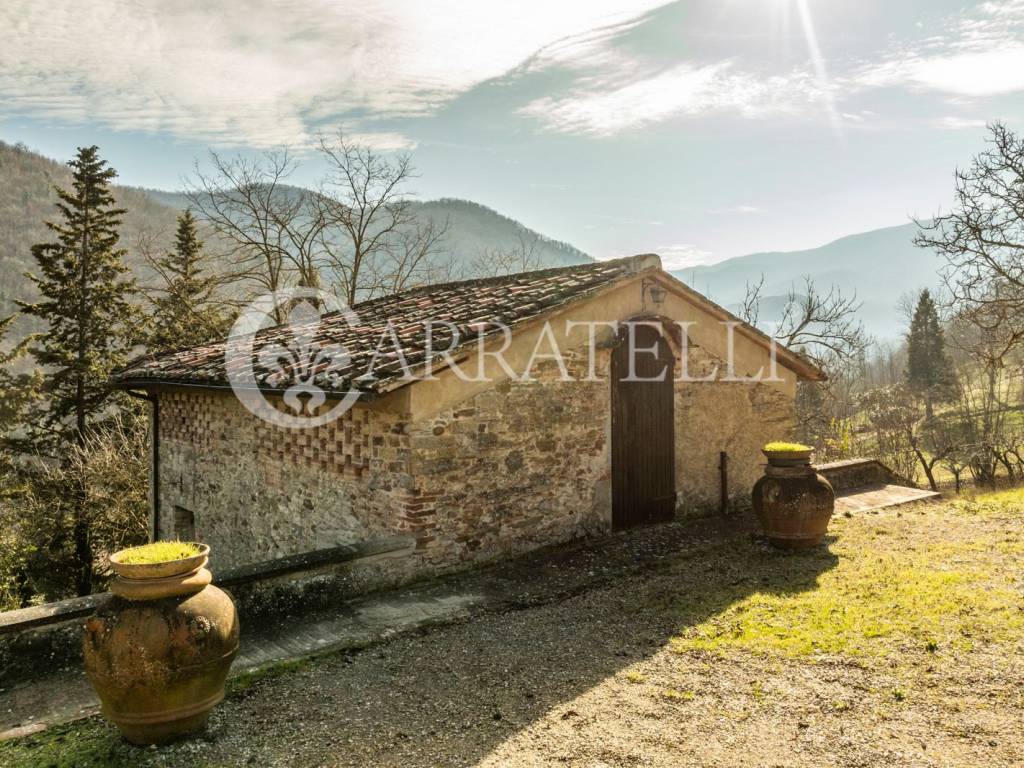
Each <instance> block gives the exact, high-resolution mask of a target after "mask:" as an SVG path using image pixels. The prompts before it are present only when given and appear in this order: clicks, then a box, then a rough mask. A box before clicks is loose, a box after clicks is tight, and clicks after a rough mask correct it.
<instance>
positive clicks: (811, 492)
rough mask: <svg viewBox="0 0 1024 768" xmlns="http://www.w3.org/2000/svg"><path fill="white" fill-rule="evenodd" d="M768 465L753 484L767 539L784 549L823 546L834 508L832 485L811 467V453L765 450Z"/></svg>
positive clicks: (805, 451)
mask: <svg viewBox="0 0 1024 768" xmlns="http://www.w3.org/2000/svg"><path fill="white" fill-rule="evenodd" d="M764 455H765V457H767V459H768V464H767V466H766V467H765V470H764V476H763V477H762V478H761V479H760V480H758V481H757V483H755V484H754V493H753V497H754V498H753V501H754V511H755V512H757V517H758V519H759V520H760V521H761V527H762V529H763V530H764V533H765V536H767V537H768V540H769V541H770V542H771V543H772V544H774V545H775V546H777V547H780V548H783V549H804V548H807V547H814V546H817V545H818V544H820V543H821V540H822V539H823V538H825V532H826V531H827V530H828V521H829V520H830V519H831V517H832V510H833V509H834V507H835V493H834V492H833V490H832V485H831V484H830V483H829V481H828V480H826V479H825V478H824V477H823V476H822V475H819V474H818V473H817V472H815V471H814V467H812V466H811V450H810V449H806V450H800V451H792V450H790V451H770V450H765V451H764Z"/></svg>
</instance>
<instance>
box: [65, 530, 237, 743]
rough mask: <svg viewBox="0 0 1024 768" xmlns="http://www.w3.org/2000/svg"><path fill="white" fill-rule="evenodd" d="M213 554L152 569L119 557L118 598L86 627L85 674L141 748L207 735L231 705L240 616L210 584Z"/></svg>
mask: <svg viewBox="0 0 1024 768" xmlns="http://www.w3.org/2000/svg"><path fill="white" fill-rule="evenodd" d="M209 551H210V549H209V547H207V546H206V545H202V546H201V547H200V548H199V553H198V554H196V555H194V556H191V557H187V558H184V559H180V560H173V561H170V562H157V563H145V564H127V563H123V562H121V558H120V556H122V555H123V552H124V551H122V552H118V553H116V554H114V555H112V556H111V557H110V562H111V567H112V568H113V570H114V572H115V574H116V577H115V578H114V580H113V582H112V583H111V586H110V591H111V592H112V593H113V596H112V597H111V599H110V600H109V601H108V602H107V603H105V604H104V605H102V606H101V607H100V608H98V609H97V611H96V613H95V614H93V615H92V616H91V617H90V618H89V619H88V620H87V621H86V623H85V637H84V638H83V651H84V656H85V669H86V672H87V673H88V676H89V680H90V681H91V682H92V684H93V687H94V688H95V689H96V692H97V693H98V694H99V697H100V703H101V705H102V711H103V714H104V716H106V717H107V718H108V719H109V720H111V721H113V722H114V723H115V724H116V725H117V727H118V728H119V729H120V730H121V733H122V734H123V735H124V737H125V738H126V739H128V740H129V741H131V742H134V743H136V744H159V743H164V742H167V741H171V740H172V739H175V738H178V737H180V736H184V735H186V734H189V733H192V732H194V731H197V730H199V729H201V728H202V727H203V726H204V725H205V724H206V719H207V717H208V716H209V714H210V710H211V709H213V707H214V706H216V705H217V704H218V703H219V702H220V701H221V699H223V698H224V681H225V679H226V678H227V674H228V669H229V668H230V667H231V662H232V661H233V660H234V658H235V654H236V653H237V652H238V615H237V613H236V611H235V605H234V603H233V602H232V601H231V598H230V597H229V596H228V595H227V594H226V593H225V592H223V591H221V590H219V589H217V588H216V587H214V586H212V585H211V583H210V582H211V581H212V576H211V574H210V571H209V570H208V569H207V568H206V563H207V558H208V555H209Z"/></svg>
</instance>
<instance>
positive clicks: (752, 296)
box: [737, 272, 764, 325]
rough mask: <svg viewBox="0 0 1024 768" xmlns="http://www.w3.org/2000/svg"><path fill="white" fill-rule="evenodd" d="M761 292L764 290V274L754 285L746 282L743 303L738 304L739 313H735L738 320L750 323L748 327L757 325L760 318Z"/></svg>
mask: <svg viewBox="0 0 1024 768" xmlns="http://www.w3.org/2000/svg"><path fill="white" fill-rule="evenodd" d="M762 290H764V272H762V273H761V278H760V279H759V280H758V281H757V282H756V283H752V282H750V281H749V280H748V281H747V288H746V291H745V292H744V294H743V302H742V303H741V304H740V308H739V312H738V313H737V314H738V316H739V318H740V320H743V321H744V322H746V323H750V325H757V321H758V320H759V319H760V317H761V291H762Z"/></svg>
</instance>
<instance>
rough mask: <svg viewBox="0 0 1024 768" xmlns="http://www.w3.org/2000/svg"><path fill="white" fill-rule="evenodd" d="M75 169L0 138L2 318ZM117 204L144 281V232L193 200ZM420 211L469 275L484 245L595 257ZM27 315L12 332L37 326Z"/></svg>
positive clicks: (129, 191)
mask: <svg viewBox="0 0 1024 768" xmlns="http://www.w3.org/2000/svg"><path fill="white" fill-rule="evenodd" d="M70 181H71V174H70V172H69V169H68V168H67V166H65V165H64V164H63V163H58V162H56V161H54V160H50V159H48V158H46V157H43V156H41V155H39V154H36V153H34V152H32V151H30V150H28V149H26V148H25V147H24V146H21V145H11V144H6V143H4V142H2V141H0V317H6V316H7V315H9V314H11V313H13V312H15V311H16V309H17V307H16V305H15V300H23V301H24V300H31V299H33V298H34V295H33V286H32V283H31V282H30V281H29V280H28V279H27V278H26V277H25V275H24V273H25V272H28V271H33V270H34V269H35V263H34V261H33V259H32V254H31V252H30V248H31V247H32V245H33V244H34V243H38V242H44V241H46V240H47V239H49V236H50V235H49V232H48V231H47V229H46V226H45V224H44V222H45V221H47V220H53V219H54V215H55V213H56V208H55V202H56V195H54V193H53V189H52V185H53V184H58V185H60V186H64V187H67V186H69V185H70ZM114 190H115V191H114V194H115V197H116V198H117V202H118V204H119V205H121V206H122V207H123V208H126V209H127V211H128V213H127V215H126V216H125V221H124V226H123V228H122V230H121V243H122V246H123V247H125V248H127V249H128V263H129V266H130V267H131V268H132V270H133V271H134V272H135V274H136V275H137V276H138V277H140V278H142V279H146V278H147V277H148V276H147V275H145V274H144V270H143V259H142V256H141V253H140V250H139V247H138V246H139V242H140V238H147V239H152V240H153V242H154V243H155V244H156V245H157V246H158V247H160V248H166V247H169V245H170V243H171V240H172V237H173V232H174V226H175V218H176V217H177V215H178V213H179V211H180V210H182V209H183V208H184V207H185V206H186V205H187V199H186V198H185V196H184V195H183V194H181V193H180V192H165V191H161V190H151V189H141V188H136V187H123V186H117V187H115V188H114ZM413 205H414V208H415V210H416V213H418V214H419V215H421V216H423V217H425V218H430V219H433V220H435V221H437V222H439V223H440V222H443V221H444V220H445V219H447V220H448V222H449V229H448V235H447V238H446V242H445V249H446V250H447V251H448V252H450V253H451V254H452V256H453V258H454V259H455V262H456V264H455V269H454V274H456V275H458V276H463V275H465V276H467V277H471V276H472V274H471V272H470V264H471V262H472V260H473V259H474V258H475V257H476V256H477V255H478V254H479V253H480V252H481V251H482V250H484V249H512V248H514V247H517V246H518V245H519V243H520V234H522V236H523V237H524V238H525V240H526V241H527V242H534V241H536V250H535V253H536V256H537V258H538V261H539V264H538V267H554V266H563V265H567V264H580V263H584V262H587V261H590V257H589V256H587V254H585V253H583V252H582V251H580V250H578V249H576V248H574V247H573V246H571V245H569V244H568V243H561V242H558V241H555V240H551V239H549V238H546V237H544V236H543V235H540V234H538V233H536V232H534V231H533V230H531V229H529V228H527V227H525V226H524V225H522V224H520V223H519V222H518V221H515V220H513V219H510V218H508V217H507V216H502V215H501V214H500V213H498V212H496V211H493V210H491V209H490V208H487V207H485V206H483V205H478V204H477V203H473V202H470V201H468V200H453V199H442V200H431V201H427V202H416V203H414V204H413ZM31 322H32V321H31V319H30V318H22V319H21V320H20V321H19V323H20V324H19V326H17V329H18V330H17V331H16V332H15V333H14V334H13V335H14V336H20V335H22V334H23V333H28V332H31V331H34V330H38V328H37V327H36V326H34V325H32V324H31Z"/></svg>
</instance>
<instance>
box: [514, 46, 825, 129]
mask: <svg viewBox="0 0 1024 768" xmlns="http://www.w3.org/2000/svg"><path fill="white" fill-rule="evenodd" d="M638 69H641V66H640V65H639V64H637V63H636V62H633V63H630V64H629V65H628V66H619V67H616V68H614V70H615V71H614V73H612V74H606V75H605V74H602V75H598V76H593V77H590V78H581V79H580V80H579V81H578V83H577V85H576V87H575V88H574V89H573V90H571V91H570V92H569V93H568V94H566V95H564V96H556V97H553V96H544V97H542V98H539V99H536V100H534V101H532V102H530V103H529V104H527V105H526V106H524V107H523V108H522V109H521V110H520V112H521V113H522V114H525V115H529V116H531V117H534V118H536V119H538V120H540V121H541V122H542V123H543V124H544V125H545V126H546V127H547V128H549V129H550V130H553V131H557V132H561V133H578V134H584V135H590V136H597V137H607V136H614V135H616V134H618V133H622V132H624V131H627V130H633V129H636V128H641V127H643V126H645V125H649V124H652V123H659V122H662V121H664V120H666V119H668V118H670V117H674V116H678V115H699V114H704V113H708V112H716V111H730V112H734V113H736V114H739V115H740V116H742V117H746V118H759V117H765V116H767V115H773V114H776V115H777V114H796V113H799V112H801V111H804V110H805V109H806V108H807V106H808V105H810V104H812V103H815V102H821V101H822V100H823V92H822V90H821V88H820V86H819V84H818V82H817V81H816V80H815V78H814V76H813V75H812V74H810V73H809V72H805V71H803V72H802V71H793V72H791V73H789V74H786V75H774V76H768V77H763V76H756V75H754V74H752V73H749V72H743V71H740V70H738V69H737V68H736V67H735V65H734V64H733V63H732V62H729V61H722V62H717V63H711V64H706V65H704V66H697V65H695V64H692V63H689V62H684V63H682V64H678V65H675V66H673V67H669V68H667V69H664V70H661V71H656V72H644V71H639V72H638V71H637V70H638ZM624 71H625V72H626V73H628V74H622V73H623V72H624Z"/></svg>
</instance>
